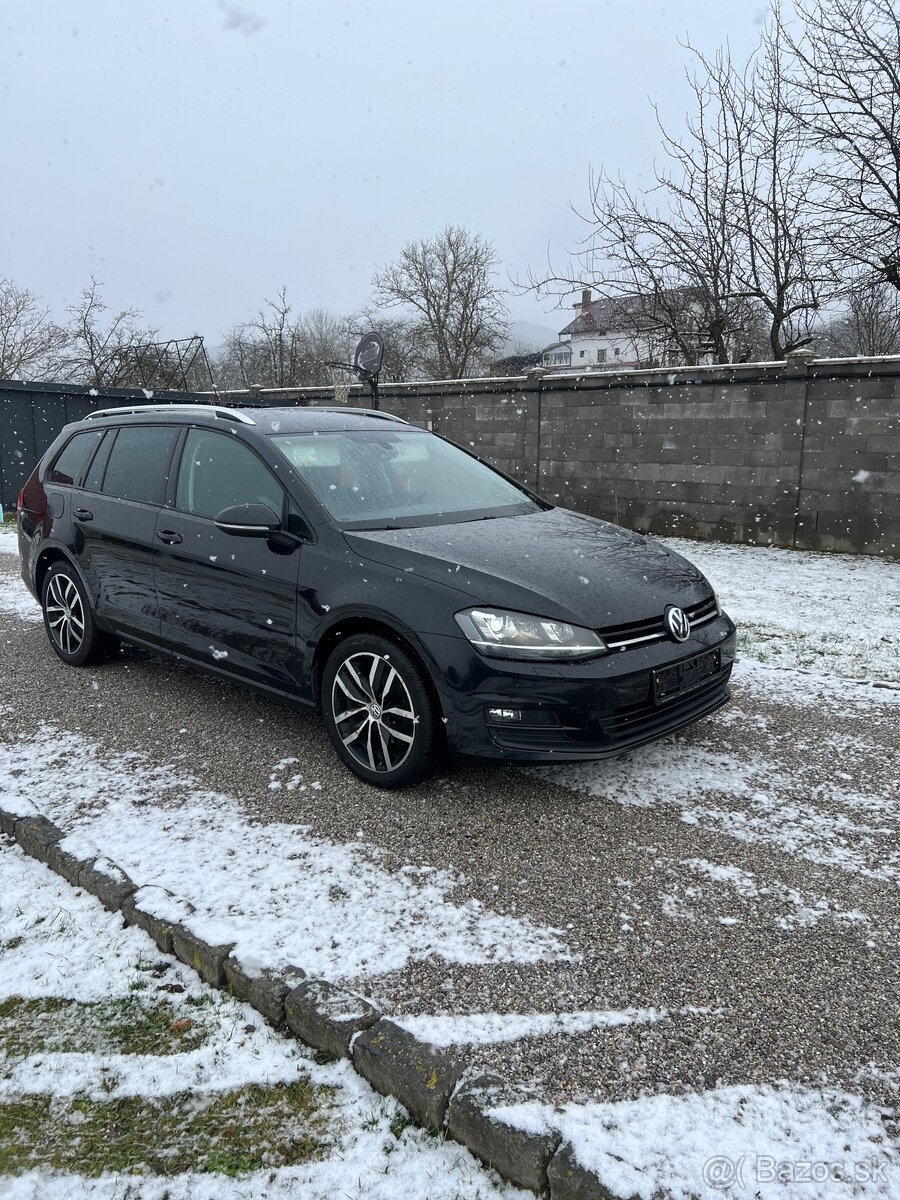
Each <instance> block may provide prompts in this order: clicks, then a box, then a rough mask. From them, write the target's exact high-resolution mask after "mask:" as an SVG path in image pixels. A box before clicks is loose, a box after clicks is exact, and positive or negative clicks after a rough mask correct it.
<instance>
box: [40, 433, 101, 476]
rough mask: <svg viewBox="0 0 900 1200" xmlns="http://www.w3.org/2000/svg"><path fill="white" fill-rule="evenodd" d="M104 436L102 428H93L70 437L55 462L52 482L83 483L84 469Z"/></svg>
mask: <svg viewBox="0 0 900 1200" xmlns="http://www.w3.org/2000/svg"><path fill="white" fill-rule="evenodd" d="M102 437H103V430H102V429H92V430H91V431H90V432H89V433H76V434H75V436H74V437H73V438H70V439H69V441H68V442H66V444H65V446H64V447H63V450H62V453H61V454H59V455H58V456H57V459H56V462H55V463H54V464H53V470H52V471H51V472H50V480H51V482H52V483H81V477H82V475H83V474H84V469H85V467H86V466H87V464H88V462H89V460H90V457H91V455H92V454H93V453H94V451H95V450H96V449H97V447H98V446H99V445H100V439H101V438H102Z"/></svg>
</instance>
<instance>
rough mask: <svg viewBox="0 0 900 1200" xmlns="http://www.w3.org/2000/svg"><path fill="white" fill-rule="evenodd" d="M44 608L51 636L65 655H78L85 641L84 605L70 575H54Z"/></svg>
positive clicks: (48, 586)
mask: <svg viewBox="0 0 900 1200" xmlns="http://www.w3.org/2000/svg"><path fill="white" fill-rule="evenodd" d="M44 606H45V608H46V612H47V624H48V626H49V628H50V634H51V637H52V638H53V640H54V642H55V643H56V645H57V646H58V647H59V649H60V650H61V651H62V652H63V654H77V653H78V651H79V650H80V649H81V644H82V642H83V641H84V624H85V622H84V605H83V604H82V602H81V596H80V594H79V591H78V588H77V587H76V586H75V584H74V583H73V582H72V580H71V579H70V578H69V577H68V575H63V574H58V575H54V576H53V578H52V579H51V580H50V582H49V584H48V585H47V595H46V598H45V602H44Z"/></svg>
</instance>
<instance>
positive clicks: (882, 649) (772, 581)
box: [660, 538, 900, 683]
mask: <svg viewBox="0 0 900 1200" xmlns="http://www.w3.org/2000/svg"><path fill="white" fill-rule="evenodd" d="M660 540H661V541H663V542H664V543H665V544H666V545H667V546H669V548H670V549H672V550H676V551H677V552H678V553H679V554H683V555H684V556H685V558H688V559H690V561H691V562H693V563H695V564H696V565H697V566H698V567H699V568H700V570H701V571H703V573H704V574H705V575H706V577H707V579H709V581H710V583H711V584H712V585H713V587H714V588H715V589H716V592H717V594H718V596H719V599H720V600H721V602H722V604H723V606H724V608H725V609H726V611H727V612H728V613H729V614H730V615H731V617H732V618H733V620H734V621H735V623H736V624H737V626H738V647H739V649H740V650H741V651H742V652H743V653H744V655H745V656H746V657H748V658H753V659H755V660H756V661H758V662H762V663H766V664H768V665H771V666H777V667H801V668H805V669H811V670H813V671H817V672H819V673H823V674H833V675H841V676H847V677H849V678H852V679H883V680H893V681H894V682H897V683H900V563H897V562H890V561H887V560H882V559H877V558H871V557H867V556H864V555H854V554H810V553H808V552H807V551H796V550H777V549H769V548H767V547H760V546H723V545H720V544H718V543H716V542H692V541H685V540H683V539H680V538H662V539H660Z"/></svg>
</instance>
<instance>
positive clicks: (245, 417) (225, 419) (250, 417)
mask: <svg viewBox="0 0 900 1200" xmlns="http://www.w3.org/2000/svg"><path fill="white" fill-rule="evenodd" d="M148 418H150V419H154V420H160V421H165V422H168V423H173V422H174V423H179V424H180V423H181V422H182V421H183V422H184V423H185V424H188V423H191V424H195V423H196V422H198V421H203V422H204V423H205V422H207V421H208V422H209V423H210V424H217V425H218V424H222V425H225V426H231V427H232V428H234V427H235V426H240V427H243V428H246V429H248V430H249V429H251V428H253V429H254V430H255V431H258V432H259V433H263V434H272V433H319V432H323V433H324V432H326V431H331V430H348V429H374V428H378V427H383V426H384V424H385V423H389V424H392V425H400V426H404V425H407V424H408V422H406V421H404V419H403V418H402V417H398V416H395V415H394V414H393V413H388V412H380V411H379V412H374V411H372V410H371V409H366V408H324V407H322V408H320V407H313V406H309V407H306V406H295V407H291V408H269V407H265V408H262V407H260V408H228V407H225V406H223V405H219V404H138V405H133V406H128V407H123V408H101V409H98V410H97V411H96V412H92V413H88V415H87V416H86V417H85V418H84V421H98V422H103V423H104V424H119V423H122V424H129V425H134V424H140V423H142V422H145V421H146V420H147V419H148Z"/></svg>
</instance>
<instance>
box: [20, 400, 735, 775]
mask: <svg viewBox="0 0 900 1200" xmlns="http://www.w3.org/2000/svg"><path fill="white" fill-rule="evenodd" d="M18 532H19V545H20V549H21V557H22V574H23V577H24V579H25V582H26V584H27V585H28V587H29V588H30V590H31V591H32V592H33V593H34V595H35V596H36V597H37V598H38V599H39V600H40V603H41V605H42V608H43V612H44V623H45V626H46V630H47V635H48V637H49V639H50V643H51V645H52V647H53V649H54V650H55V651H56V653H57V654H58V655H59V657H60V658H61V659H62V660H63V661H64V662H66V663H69V664H71V665H73V666H81V665H84V664H86V663H89V662H93V661H95V660H96V659H97V658H98V657H100V656H101V655H102V654H103V653H105V652H108V651H109V649H110V648H111V647H113V646H115V644H116V641H117V640H118V639H122V640H125V641H128V642H133V643H136V644H138V645H142V646H146V647H150V648H152V649H154V650H157V651H164V652H167V653H169V654H173V655H176V656H178V657H179V658H181V659H184V660H188V661H190V662H193V663H196V664H198V665H201V666H203V667H205V668H206V669H207V670H210V671H216V672H219V673H220V674H223V675H227V676H229V677H230V678H233V679H237V680H241V681H243V682H245V683H248V684H251V685H252V686H254V687H256V688H260V689H263V690H265V691H268V692H271V693H273V694H277V695H278V696H281V697H286V698H289V699H291V700H293V701H296V702H299V703H301V704H305V705H310V706H313V707H315V708H316V709H318V710H319V711H320V712H321V714H322V717H323V718H324V721H325V725H326V728H327V730H328V733H329V735H330V737H331V740H332V742H333V744H334V748H335V750H336V751H337V753H338V754H339V755H340V757H341V758H342V759H343V761H344V762H345V763H346V765H347V766H348V767H349V768H350V769H351V770H352V771H354V772H355V773H356V774H357V775H359V776H360V777H361V778H362V779H364V780H366V781H367V782H368V783H371V784H375V785H377V786H380V787H403V786H406V785H409V784H412V783H415V782H417V781H418V780H421V779H423V778H424V777H425V776H427V775H428V774H429V773H430V772H431V771H433V770H434V769H435V767H436V765H437V764H438V762H439V761H440V758H441V756H442V755H443V753H444V752H445V751H446V750H448V749H449V750H451V751H457V752H462V753H464V754H472V755H482V756H485V757H490V758H501V759H506V760H508V761H515V762H531V763H548V762H553V763H561V762H573V761H582V760H590V759H600V758H604V757H607V756H610V755H617V754H621V753H622V751H624V750H626V749H628V748H629V747H633V746H639V745H641V744H643V743H645V742H650V741H653V740H654V739H656V738H659V737H662V736H664V735H665V734H668V733H671V732H672V731H673V730H675V729H679V728H681V727H682V726H685V725H688V724H690V723H691V722H693V721H696V720H697V719H698V718H700V717H704V716H706V715H707V714H708V713H711V712H713V711H714V710H715V709H717V708H719V707H720V706H721V705H723V704H724V703H725V702H726V701H727V700H728V697H729V692H728V687H727V681H728V677H729V675H730V673H731V668H732V663H733V660H734V647H735V631H734V625H733V624H732V623H731V621H730V620H729V618H728V617H727V616H726V615H725V613H723V612H722V611H721V609H720V607H719V604H718V601H717V599H716V596H715V594H714V592H713V590H712V588H711V587H710V585H709V584H708V583H707V581H706V579H705V578H704V577H703V575H702V574H701V573H700V572H699V571H698V570H697V569H696V568H695V567H693V566H692V565H691V564H690V563H689V562H687V561H686V560H685V559H684V558H681V557H680V556H679V555H677V554H674V553H672V552H671V551H670V550H668V549H666V548H664V547H663V546H661V545H658V544H656V543H654V542H653V541H652V540H650V539H648V538H646V537H643V536H641V535H639V534H635V533H631V532H629V531H627V530H625V529H622V528H620V527H619V526H616V525H611V524H609V523H607V522H605V521H600V520H596V519H594V518H592V517H587V516H583V515H580V514H578V513H574V512H570V511H568V510H565V509H561V508H558V507H555V506H554V505H552V504H548V503H547V502H546V501H544V500H542V499H541V498H540V497H538V496H536V495H534V494H533V493H532V492H530V491H529V490H528V489H527V488H526V487H524V486H523V485H522V484H520V483H517V482H516V481H515V480H513V479H510V478H508V477H507V476H505V475H503V474H502V473H501V472H499V471H497V470H495V469H494V468H492V467H491V466H489V465H488V464H487V463H485V462H483V461H482V460H481V459H479V458H478V457H476V456H475V455H473V454H470V453H469V452H468V451H466V450H464V449H462V448H460V447H458V446H456V445H454V444H453V443H452V442H449V441H447V440H445V439H444V438H441V437H439V436H437V435H436V434H433V433H429V432H427V431H425V430H422V429H419V428H417V427H415V426H412V425H409V424H407V423H406V422H404V421H402V420H400V419H399V418H397V417H393V416H391V415H389V414H388V413H379V412H368V411H360V410H354V409H349V408H344V409H326V408H289V409H273V408H258V409H229V408H221V407H215V406H212V405H177V406H176V405H171V406H166V405H150V406H147V407H137V408H130V409H114V410H108V411H102V412H96V413H93V414H92V415H91V416H89V417H87V418H86V419H85V420H84V421H81V422H79V423H78V424H73V425H69V426H67V427H66V428H65V429H64V430H63V432H62V433H61V434H60V435H59V437H58V438H57V439H56V441H55V442H54V443H53V445H52V446H51V447H50V449H49V450H48V452H47V453H46V454H45V455H44V457H43V459H42V460H41V462H40V464H39V465H38V467H37V468H36V469H35V471H34V473H33V474H32V476H31V478H30V479H29V481H28V483H27V484H26V485H25V487H24V488H23V489H22V493H21V495H20V497H19V504H18Z"/></svg>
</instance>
